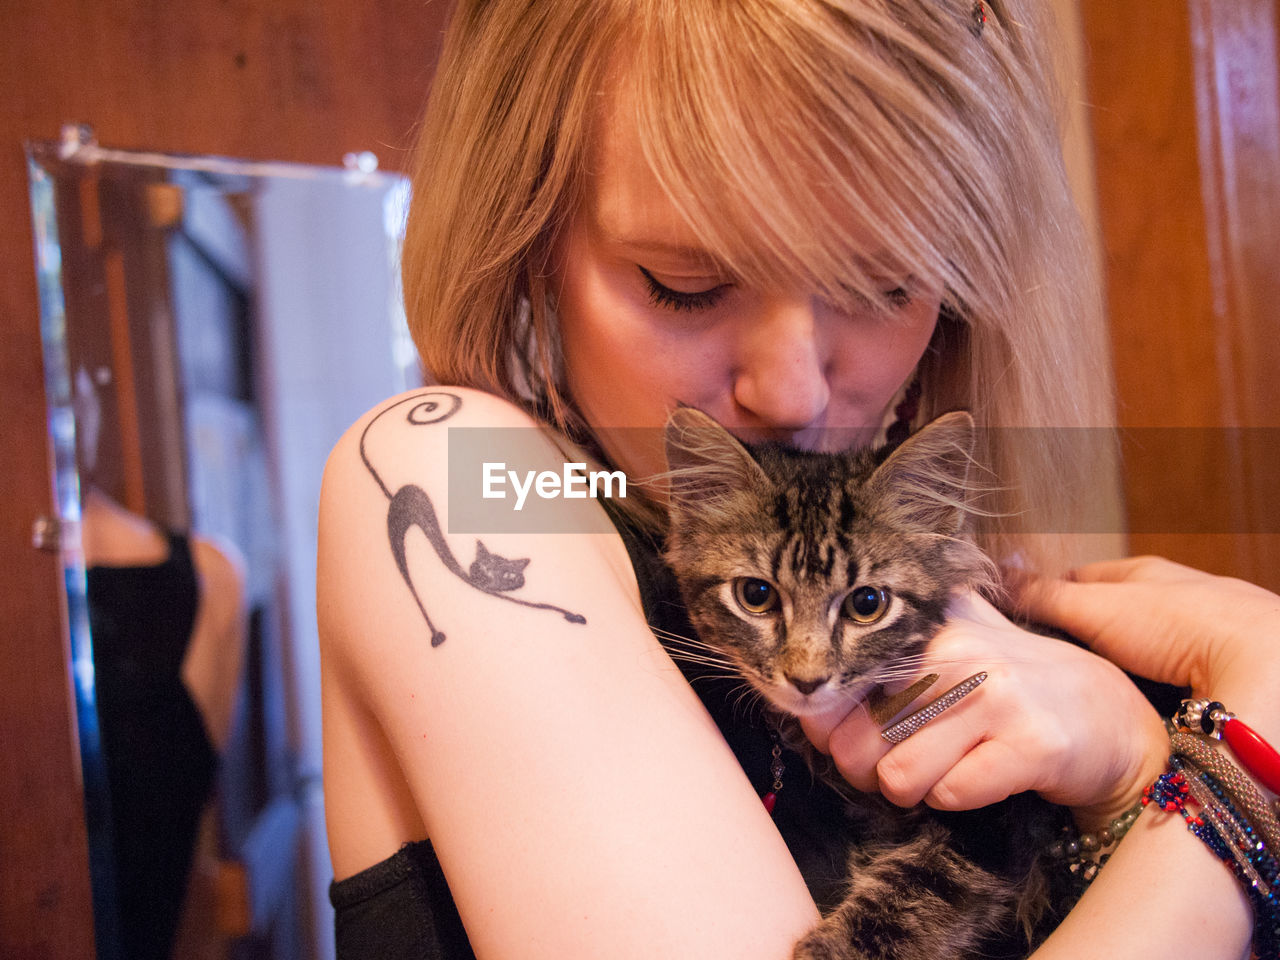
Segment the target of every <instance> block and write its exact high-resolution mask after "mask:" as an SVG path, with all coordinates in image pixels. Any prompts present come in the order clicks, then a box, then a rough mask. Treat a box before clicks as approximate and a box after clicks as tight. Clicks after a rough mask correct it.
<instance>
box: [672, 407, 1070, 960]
mask: <svg viewBox="0 0 1280 960" xmlns="http://www.w3.org/2000/svg"><path fill="white" fill-rule="evenodd" d="M973 444H974V424H973V419H972V418H971V417H970V416H969V414H968V413H964V412H956V413H949V414H945V415H944V416H942V417H939V418H938V419H937V420H935V421H934V422H932V423H930V424H929V425H927V426H926V427H924V428H923V429H921V430H920V431H919V432H917V433H916V434H915V435H913V436H912V437H910V438H909V439H907V440H906V441H904V442H903V443H902V444H901V445H900V446H898V447H897V448H896V449H890V448H881V449H876V450H865V451H858V452H849V453H834V454H832V453H812V452H800V451H796V450H791V449H787V448H784V447H782V446H779V445H775V444H766V445H759V446H754V445H753V446H752V447H751V449H750V450H748V448H746V447H744V446H743V445H742V444H741V443H739V442H738V441H737V440H736V439H735V438H734V437H733V436H732V435H731V434H730V433H729V432H728V431H727V430H725V429H724V428H723V427H721V426H720V425H719V424H717V423H716V422H715V421H714V420H713V419H712V418H710V417H708V416H707V415H705V414H703V413H701V412H699V411H697V410H694V409H692V408H688V407H682V408H679V409H677V410H676V411H675V412H674V413H673V414H672V415H671V418H670V420H669V421H668V424H667V429H666V446H667V457H668V461H669V465H670V468H671V474H670V476H671V504H670V517H671V521H670V530H669V533H668V539H667V552H666V560H667V563H668V565H669V566H670V567H671V569H672V571H673V572H674V573H675V576H676V579H677V581H678V582H679V584H680V589H681V593H682V594H683V596H684V599H685V603H686V605H687V607H688V611H689V617H690V620H691V621H692V623H693V625H694V627H695V628H696V630H697V632H698V635H699V637H700V639H701V640H702V641H703V642H704V643H706V644H707V645H709V646H710V647H712V648H714V649H715V650H717V651H719V652H720V653H723V654H724V655H726V656H727V658H728V659H730V660H732V662H733V663H734V664H735V665H736V666H737V668H738V671H739V672H740V673H741V674H742V676H743V677H744V678H745V679H746V680H747V681H748V682H749V683H750V684H751V685H752V686H753V687H754V688H755V689H756V690H758V691H759V692H760V693H762V694H763V695H764V697H765V698H766V699H767V700H768V702H769V703H770V704H771V705H772V707H774V708H776V710H778V711H781V713H782V714H783V715H784V717H783V720H782V724H783V725H784V726H785V727H789V728H790V729H789V730H788V731H787V739H788V740H789V741H790V742H800V741H802V739H803V738H802V735H799V734H798V723H796V721H795V720H794V717H795V716H796V715H800V714H806V713H818V712H821V711H823V710H824V709H826V708H828V707H830V706H832V705H834V704H836V703H838V702H842V701H843V702H847V701H848V700H849V698H851V697H858V696H864V695H867V694H869V693H871V692H873V691H874V690H876V689H877V687H878V683H879V681H880V679H882V678H887V677H889V676H891V675H892V676H901V675H902V674H903V672H904V671H903V669H902V667H901V666H899V667H898V673H897V674H895V672H894V670H895V665H901V664H903V662H904V661H909V660H910V658H913V657H917V656H918V655H919V654H921V653H922V652H923V650H924V648H925V645H926V644H927V642H928V641H929V639H930V638H931V637H932V636H933V635H934V633H936V632H937V630H938V629H939V628H940V627H941V626H942V624H943V621H944V618H945V610H946V606H947V602H948V599H949V595H950V594H951V591H952V590H953V589H955V588H957V587H962V586H977V587H979V588H982V587H989V586H990V585H991V584H992V582H993V579H992V566H991V563H990V561H989V560H988V558H987V557H986V556H985V555H984V554H983V553H982V552H981V551H980V550H979V549H978V548H977V547H976V546H975V545H974V544H973V543H972V542H971V541H969V540H968V539H966V538H965V537H964V536H963V528H964V521H965V517H966V508H965V501H966V497H965V493H966V487H967V485H968V482H967V476H968V468H969V465H970V462H971V451H972V449H973ZM914 673H915V671H912V672H910V673H907V674H906V676H908V677H909V676H913V675H914ZM808 753H809V756H810V757H811V758H814V759H820V758H818V757H817V755H816V752H815V751H812V750H810V751H808ZM817 765H818V764H815V767H816V766H817ZM828 766H829V764H828ZM816 772H818V773H819V774H820V775H822V776H823V779H825V780H827V781H828V782H830V783H831V785H832V786H833V787H836V788H837V789H840V790H841V792H842V793H844V794H845V795H846V796H849V797H850V798H851V802H850V805H849V816H850V817H852V818H855V819H856V820H857V821H858V823H859V824H860V828H859V830H858V836H859V837H860V840H859V842H857V843H856V844H855V845H854V847H853V849H851V850H850V851H849V865H848V884H849V885H848V893H847V895H846V897H845V899H844V901H843V902H842V903H841V904H839V906H838V907H837V908H836V909H835V910H834V911H832V912H831V913H829V914H828V915H827V916H826V917H825V918H824V919H823V921H822V922H821V924H820V925H819V926H818V927H816V928H815V929H814V930H813V931H811V932H810V934H809V935H808V936H806V937H805V938H804V939H803V940H802V941H801V942H800V943H799V944H798V945H797V947H796V951H795V957H796V958H803V960H808V958H819V957H823V958H832V960H835V958H849V960H854V958H856V960H871V958H884V960H889V958H893V960H926V958H929V960H932V958H938V957H978V956H982V957H989V956H994V955H1001V954H1002V953H1004V952H1006V951H1007V952H1008V953H1009V954H1011V955H1025V953H1026V951H1027V949H1028V946H1029V944H1030V942H1031V941H1034V940H1035V939H1038V938H1039V935H1040V934H1039V932H1038V931H1035V930H1034V927H1035V926H1036V923H1037V920H1038V919H1039V917H1040V915H1041V913H1042V908H1043V905H1044V882H1043V878H1042V877H1041V875H1040V874H1039V871H1038V867H1037V864H1036V854H1037V852H1038V851H1039V850H1042V849H1044V844H1047V843H1048V841H1049V840H1050V839H1051V838H1052V835H1053V832H1054V829H1055V824H1056V822H1057V820H1058V816H1057V815H1055V814H1054V813H1053V812H1052V811H1053V808H1051V807H1050V805H1048V804H1047V803H1045V802H1043V801H1040V800H1039V798H1037V797H1034V796H1031V795H1023V796H1021V797H1018V798H1011V800H1010V801H1006V804H1005V806H1006V808H1007V809H1005V810H1003V811H996V812H995V813H994V814H993V813H992V812H991V810H988V811H984V812H974V814H972V815H969V816H971V817H976V818H977V820H976V821H974V823H973V824H971V828H970V829H969V830H968V831H967V833H966V830H965V826H964V823H963V817H964V816H965V815H955V814H951V815H940V814H936V813H934V812H933V811H930V810H928V809H927V808H924V807H918V808H916V809H915V810H911V811H907V810H903V809H900V808H898V807H894V806H893V805H892V804H890V803H888V802H887V801H885V800H884V799H883V798H881V797H879V796H878V795H875V796H872V795H863V794H857V793H856V792H855V791H853V790H852V789H851V788H849V787H848V785H847V784H845V783H844V782H843V781H842V780H840V778H839V775H838V773H834V771H830V770H817V771H816ZM998 806H999V805H998ZM957 816H959V817H960V818H961V821H960V822H959V825H957V821H956V818H957ZM993 816H994V818H995V821H994V822H998V823H1000V826H998V827H994V828H993V827H992V825H991V824H992V822H993V819H992V818H993ZM1001 817H1004V818H1005V819H1001ZM984 818H985V819H984ZM944 820H946V821H948V822H947V824H946V825H944V823H943V821H944ZM1011 831H1013V832H1016V833H1017V836H1016V838H1012V839H1011V835H1010V833H1011ZM997 835H998V836H997ZM988 847H991V848H995V847H998V848H999V853H998V854H997V855H994V856H989V855H987V854H988V853H989V851H987V850H986V849H985V848H988ZM975 851H978V852H977V853H975ZM975 860H981V861H982V863H981V865H979V863H978V862H975Z"/></svg>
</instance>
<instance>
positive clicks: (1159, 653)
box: [1015, 557, 1280, 712]
mask: <svg viewBox="0 0 1280 960" xmlns="http://www.w3.org/2000/svg"><path fill="white" fill-rule="evenodd" d="M1015 587H1016V589H1017V591H1018V600H1019V604H1020V606H1021V607H1022V608H1023V609H1025V610H1026V611H1027V612H1028V614H1029V615H1030V616H1031V617H1032V618H1034V619H1037V620H1041V621H1043V622H1045V623H1051V624H1053V625H1055V626H1058V627H1061V628H1062V629H1064V630H1066V631H1068V632H1069V633H1071V634H1072V635H1073V636H1076V637H1079V638H1080V639H1081V640H1082V641H1083V642H1085V643H1087V644H1088V645H1089V646H1090V647H1091V648H1092V649H1093V650H1095V651H1096V652H1097V653H1099V654H1101V655H1102V656H1104V657H1106V658H1107V659H1108V660H1112V661H1114V662H1115V663H1117V664H1119V665H1120V666H1122V667H1124V668H1125V669H1126V670H1129V671H1130V672H1132V673H1137V674H1140V675H1141V676H1144V677H1150V678H1151V679H1153V680H1161V681H1164V682H1165V683H1172V684H1176V685H1178V686H1190V687H1191V688H1192V689H1193V690H1194V691H1195V692H1196V694H1197V695H1201V696H1207V695H1210V694H1212V695H1213V697H1214V698H1215V699H1218V700H1222V699H1223V698H1224V697H1226V696H1229V695H1234V692H1236V691H1239V693H1240V695H1243V696H1249V697H1250V698H1251V699H1252V698H1254V696H1255V694H1254V693H1253V691H1257V692H1262V691H1263V690H1264V689H1265V690H1266V692H1267V696H1266V699H1267V701H1269V702H1272V703H1273V702H1274V700H1275V697H1274V691H1275V690H1276V689H1280V686H1278V685H1277V684H1274V683H1273V684H1272V685H1271V686H1270V687H1268V688H1263V687H1262V686H1261V683H1262V681H1263V680H1264V679H1266V678H1268V677H1271V678H1273V679H1277V680H1280V676H1278V675H1280V597H1278V596H1276V595H1275V594H1274V593H1271V592H1270V591H1268V590H1264V589H1263V588H1262V587H1259V586H1256V585H1254V584H1252V583H1246V582H1245V581H1243V580H1235V579H1232V578H1229V577H1218V576H1214V575H1212V574H1209V573H1204V572H1203V571H1200V570H1193V569H1192V568H1191V567H1184V566H1182V565H1181V564H1179V563H1174V562H1172V561H1171V560H1165V559H1163V558H1161V557H1131V558H1129V559H1126V560H1114V561H1106V562H1103V563H1092V564H1089V565H1087V566H1084V567H1080V568H1079V569H1078V570H1074V571H1072V573H1071V574H1069V575H1068V578H1067V579H1066V580H1046V579H1028V580H1025V581H1022V582H1020V583H1017V584H1015ZM1228 707H1229V708H1231V704H1230V703H1228ZM1237 712H1239V711H1238V710H1237Z"/></svg>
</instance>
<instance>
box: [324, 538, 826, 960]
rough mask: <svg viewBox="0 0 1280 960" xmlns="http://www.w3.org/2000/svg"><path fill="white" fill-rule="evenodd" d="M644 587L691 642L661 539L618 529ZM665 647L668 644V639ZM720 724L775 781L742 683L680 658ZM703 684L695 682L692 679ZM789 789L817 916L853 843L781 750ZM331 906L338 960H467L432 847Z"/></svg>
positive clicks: (655, 613)
mask: <svg viewBox="0 0 1280 960" xmlns="http://www.w3.org/2000/svg"><path fill="white" fill-rule="evenodd" d="M619 533H620V534H621V535H622V539H623V542H624V543H625V544H626V547H627V552H628V553H629V554H630V557H631V564H632V567H633V568H634V570H635V575H636V581H637V583H638V584H639V587H640V597H641V600H642V602H643V604H644V612H645V617H646V619H647V620H648V622H649V624H650V626H652V627H654V628H657V630H658V636H659V637H660V638H661V637H663V636H665V634H666V633H673V634H676V635H677V636H684V637H691V636H693V635H694V632H693V627H692V625H691V624H690V623H689V618H688V614H687V613H686V612H685V609H684V604H683V602H681V600H680V596H679V591H678V588H677V586H676V583H675V578H674V577H673V576H672V574H671V571H670V570H668V569H667V567H666V565H665V564H664V563H663V562H662V559H661V556H660V548H659V545H658V543H657V542H656V541H654V540H653V539H651V538H649V537H647V536H646V535H644V534H641V533H637V532H636V531H634V530H631V529H630V528H628V527H627V526H626V525H625V524H621V523H620V524H619ZM663 643H664V645H667V643H668V642H667V641H666V640H663ZM676 662H677V663H678V664H679V665H680V669H681V671H682V672H683V673H684V675H685V676H686V678H688V679H689V680H690V682H691V683H692V684H693V689H694V691H695V692H696V693H697V694H698V696H699V697H700V698H701V700H702V702H703V703H704V704H705V705H706V707H707V710H708V711H709V712H710V714H711V716H712V718H713V719H714V720H715V722H716V725H717V726H718V727H719V728H720V730H721V732H722V733H723V734H724V737H725V739H726V740H727V741H728V744H729V747H730V748H731V749H732V750H733V752H734V754H735V755H736V756H737V758H738V762H739V763H741V764H742V768H743V770H745V771H746V773H747V776H748V777H749V778H750V780H751V783H752V785H753V786H754V787H755V789H756V791H757V792H758V793H759V794H760V795H761V796H763V795H764V794H765V793H767V792H769V791H770V789H771V786H772V783H773V775H772V773H771V770H770V768H771V765H772V763H773V757H772V751H773V746H774V739H773V737H772V735H771V733H770V728H769V727H768V726H767V724H766V722H765V720H764V718H763V717H762V716H761V715H760V713H759V711H751V710H745V709H744V708H743V707H742V706H741V705H740V704H739V703H738V699H739V697H738V695H739V693H740V692H741V684H740V682H739V681H736V680H729V679H726V678H724V677H720V676H712V675H709V672H708V670H707V668H704V667H701V666H699V665H697V664H689V663H687V662H685V661H683V660H680V659H677V661H676ZM695 679H696V680H697V682H696V683H694V682H693V681H694V680H695ZM781 759H782V761H783V763H784V764H785V765H786V770H785V772H784V774H783V777H782V780H783V788H782V789H781V790H780V791H778V793H777V804H776V806H775V807H774V812H773V816H774V821H775V822H776V824H777V826H778V830H779V832H780V833H781V834H782V837H783V839H784V840H785V841H786V843H787V846H788V847H789V848H790V850H791V855H792V856H793V857H794V858H795V860H796V863H797V865H798V866H799V868H800V873H801V875H802V876H803V877H804V879H805V882H806V883H807V884H808V886H809V891H810V893H811V894H812V895H813V898H814V901H815V902H816V903H817V904H818V907H819V909H823V910H825V909H827V908H828V907H831V906H834V905H835V904H837V903H839V902H840V899H841V896H842V893H843V887H844V878H845V874H846V868H845V851H846V849H847V845H848V841H847V834H846V833H845V831H846V830H847V828H848V824H847V820H846V818H845V817H844V815H843V813H842V803H841V801H840V800H839V798H838V796H837V795H836V794H835V793H834V791H832V790H831V789H830V788H828V787H826V786H824V785H822V784H821V783H820V782H819V781H815V780H814V779H813V777H812V776H811V775H810V773H809V771H808V768H807V767H806V766H805V763H804V761H803V760H802V759H801V758H800V757H799V756H798V755H796V754H793V753H791V752H790V751H786V750H784V751H783V754H782V758H781ZM329 900H330V902H331V903H332V904H333V907H334V910H335V917H334V926H335V934H336V940H337V955H338V958H339V960H365V958H378V960H470V958H473V957H474V954H473V953H472V951H471V946H470V944H469V942H468V941H467V935H466V931H465V930H464V929H463V926H462V921H461V920H460V919H459V917H458V911H457V908H456V907H455V906H454V903H453V898H452V897H451V896H450V894H449V887H448V884H447V883H446V881H445V878H444V874H443V873H442V872H441V869H440V862H439V860H437V858H436V855H435V851H434V850H433V849H432V847H431V843H430V841H429V840H422V841H419V842H417V843H409V844H405V845H404V846H403V847H401V848H400V850H399V851H398V852H397V853H395V854H394V855H392V856H391V857H389V858H388V859H386V860H383V861H382V862H381V863H377V864H375V865H374V866H372V867H369V868H368V869H367V870H363V871H361V872H360V873H358V874H356V875H354V876H352V877H348V878H347V879H345V880H341V881H338V882H336V883H333V884H331V885H330V887H329Z"/></svg>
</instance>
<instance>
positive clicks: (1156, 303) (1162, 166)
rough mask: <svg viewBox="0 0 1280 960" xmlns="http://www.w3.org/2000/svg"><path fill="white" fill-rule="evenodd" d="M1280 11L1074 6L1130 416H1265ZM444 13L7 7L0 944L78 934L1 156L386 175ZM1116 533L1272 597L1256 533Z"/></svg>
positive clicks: (1233, 494) (22, 259)
mask: <svg viewBox="0 0 1280 960" xmlns="http://www.w3.org/2000/svg"><path fill="white" fill-rule="evenodd" d="M1275 5H1276V0H1232V2H1231V3H1221V2H1214V0H1180V2H1167V0H1143V2H1139V3H1133V4H1116V3H1114V2H1102V0H1081V3H1080V12H1081V23H1082V25H1083V30H1084V37H1085V56H1086V58H1087V62H1088V74H1087V77H1088V96H1089V100H1090V102H1091V104H1092V110H1091V113H1090V116H1091V122H1092V132H1093V138H1094V141H1095V143H1096V147H1097V152H1096V161H1097V163H1096V172H1097V184H1098V197H1099V205H1100V210H1101V228H1102V233H1103V236H1104V239H1105V253H1106V264H1107V268H1108V283H1109V300H1110V306H1111V312H1112V317H1113V323H1114V338H1113V345H1114V350H1115V356H1116V364H1117V382H1118V387H1119V392H1120V399H1121V418H1122V422H1123V423H1125V424H1128V425H1131V426H1153V425H1161V426H1177V427H1211V428H1212V427H1217V426H1221V425H1233V426H1240V425H1243V426H1280V422H1278V421H1280V403H1277V401H1278V400H1280V395H1278V391H1280V377H1278V376H1277V374H1276V371H1277V370H1280V358H1278V357H1277V352H1276V351H1277V347H1276V344H1277V343H1280V329H1278V327H1280V322H1278V321H1277V314H1276V310H1277V307H1276V304H1280V296H1277V294H1280V290H1277V284H1278V283H1280V262H1278V258H1280V253H1278V252H1277V251H1280V244H1278V243H1277V242H1276V241H1277V238H1276V234H1275V230H1276V229H1277V226H1276V225H1277V224H1280V206H1278V203H1280V201H1278V200H1277V190H1278V189H1280V187H1278V180H1280V165H1278V164H1277V148H1276V143H1277V129H1278V120H1277V116H1276V113H1277V111H1276V109H1275V104H1276V98H1277V89H1276V82H1275V76H1276V74H1275V62H1276V49H1275V23H1276V9H1275ZM445 15H446V2H445V0H434V2H433V0H377V2H372V3H369V2H366V3H351V2H346V0H309V2H304V0H187V2H186V3H183V4H181V5H176V4H171V3H160V2H158V0H111V2H109V3H103V2H94V0H10V2H9V3H8V4H6V10H5V19H4V29H3V31H0V89H2V90H4V91H5V92H4V96H3V98H0V263H3V264H4V265H5V268H4V270H0V409H3V410H4V411H5V424H4V429H3V430H0V464H3V478H4V479H3V491H4V510H2V511H0V571H3V575H4V586H3V588H0V622H3V623H4V624H5V625H6V630H5V640H4V650H3V653H4V663H5V667H4V669H3V670H2V671H0V744H3V749H2V750H0V864H3V869H2V870H0V956H4V957H12V958H16V960H26V958H62V957H77V958H78V957H85V956H89V955H91V942H92V926H91V920H90V916H89V889H88V881H87V872H86V868H85V857H86V854H85V836H84V829H83V825H82V823H83V821H82V811H81V808H80V797H79V784H78V780H77V770H78V764H77V763H76V759H75V743H74V732H73V725H72V720H71V714H70V695H69V686H68V679H67V670H66V639H65V636H64V632H63V627H62V619H61V613H60V611H59V577H58V571H57V564H56V558H55V557H54V556H53V555H51V554H48V553H42V552H39V551H36V550H34V549H33V548H32V546H31V528H32V524H33V521H34V520H35V518H36V517H38V516H40V515H42V514H46V513H48V512H49V510H50V481H49V472H48V465H47V452H46V444H45V408H44V389H43V381H42V371H41V366H40V359H39V357H40V353H39V333H38V312H37V303H36V290H35V283H34V279H33V278H34V265H33V262H32V243H31V224H30V217H29V214H28V212H27V187H26V172H25V167H24V164H23V159H22V152H21V142H22V140H23V139H24V138H37V139H45V138H53V137H56V136H57V134H58V129H59V126H60V124H61V123H63V122H64V121H72V120H76V121H86V122H89V123H91V124H92V125H93V126H94V127H95V129H96V131H97V134H98V138H99V140H100V142H101V143H103V144H104V145H109V146H115V147H124V148H139V149H155V150H164V151H176V152H187V153H214V154H224V155H233V156H243V157H251V158H257V159H271V160H288V161H299V162H310V163H337V162H339V161H340V158H341V157H342V155H343V154H344V153H345V152H348V151H353V150H372V151H374V152H375V153H376V154H377V155H378V156H379V157H380V158H381V160H382V165H383V167H384V168H389V169H400V168H401V164H402V161H403V156H404V154H403V151H404V149H405V147H406V146H407V144H408V140H409V131H410V128H411V126H412V124H413V123H414V121H415V118H416V117H417V114H418V112H419V109H420V107H421V104H422V101H423V97H424V95H425V92H426V90H427V86H428V83H429V80H430V76H431V70H432V65H433V64H434V62H435V56H436V51H437V49H438V39H439V31H440V29H441V26H442V24H443V22H444V19H445ZM1206 191H1207V192H1206ZM1206 197H1207V198H1208V199H1206ZM1267 476H1268V474H1265V472H1260V471H1259V469H1258V465H1257V464H1256V463H1254V462H1252V461H1251V460H1250V458H1249V457H1247V456H1244V455H1242V454H1241V453H1240V447H1239V445H1237V446H1236V447H1235V448H1229V449H1227V450H1226V451H1225V453H1224V456H1223V458H1222V460H1221V461H1220V462H1217V463H1201V464H1195V463H1192V464H1188V465H1187V467H1186V469H1183V470H1181V471H1179V475H1178V476H1177V477H1171V476H1170V475H1169V471H1168V469H1167V468H1160V467H1158V466H1156V465H1147V466H1142V467H1141V468H1140V469H1137V470H1134V471H1132V472H1131V473H1130V475H1129V476H1128V478H1127V482H1128V491H1127V494H1128V501H1129V507H1130V510H1131V513H1132V514H1133V515H1134V516H1135V517H1136V518H1137V519H1138V520H1139V523H1140V525H1144V523H1143V521H1144V518H1150V517H1151V516H1153V515H1155V514H1156V513H1157V512H1158V511H1159V510H1163V509H1167V508H1168V506H1169V502H1170V499H1171V498H1172V499H1173V501H1174V502H1175V504H1176V505H1177V508H1178V510H1180V511H1181V512H1182V513H1183V514H1184V515H1187V516H1190V515H1193V514H1194V513H1195V512H1196V511H1198V510H1201V509H1203V506H1204V504H1205V503H1206V502H1217V501H1220V500H1222V499H1223V498H1224V497H1225V498H1226V499H1227V501H1228V504H1229V507H1230V515H1231V516H1232V517H1236V518H1241V517H1242V518H1244V519H1243V520H1241V521H1239V522H1238V523H1237V524H1236V526H1237V527H1238V528H1239V529H1248V528H1249V522H1250V521H1249V518H1250V517H1258V516H1262V515H1263V514H1261V513H1259V511H1260V510H1261V509H1262V508H1261V505H1262V501H1263V500H1264V499H1272V498H1271V496H1270V491H1269V490H1267V489H1265V480H1266V478H1267ZM1145 525H1150V524H1145ZM1156 526H1158V524H1156ZM1133 544H1134V546H1135V548H1137V549H1139V550H1153V549H1154V550H1161V551H1163V552H1166V553H1170V554H1172V555H1174V556H1176V557H1178V558H1179V559H1182V560H1185V561H1187V562H1193V563H1197V564H1200V565H1203V566H1207V567H1209V568H1212V569H1215V570H1218V571H1220V572H1224V573H1234V574H1237V575H1242V576H1248V577H1252V578H1254V579H1257V580H1260V581H1262V582H1264V583H1266V584H1268V585H1269V586H1271V587H1273V588H1278V587H1280V537H1277V536H1274V535H1273V536H1266V535H1261V534H1255V535H1242V534H1238V533H1233V532H1229V531H1219V532H1218V533H1213V534H1203V535H1197V536H1195V537H1188V536H1185V535H1169V534H1165V535H1161V534H1159V533H1144V534H1142V535H1140V536H1137V537H1135V538H1134V540H1133Z"/></svg>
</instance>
